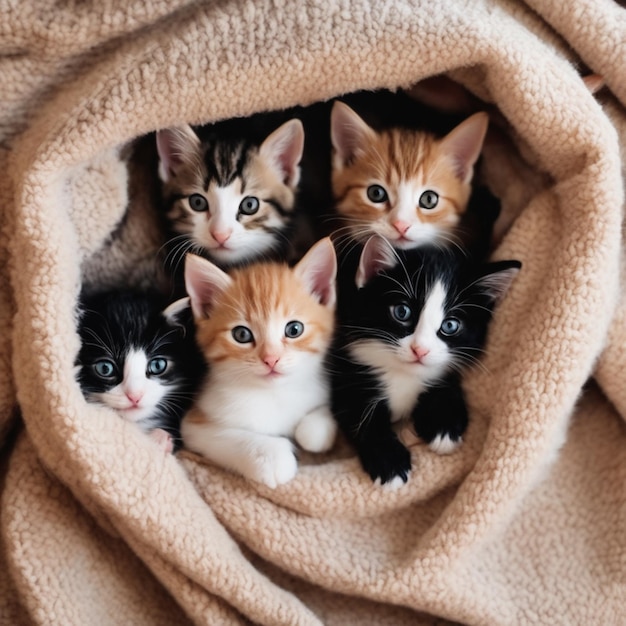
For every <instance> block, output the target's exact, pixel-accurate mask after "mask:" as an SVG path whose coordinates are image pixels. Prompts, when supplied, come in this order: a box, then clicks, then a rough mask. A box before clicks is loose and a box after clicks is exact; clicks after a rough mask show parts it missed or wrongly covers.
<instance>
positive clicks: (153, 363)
mask: <svg viewBox="0 0 626 626" xmlns="http://www.w3.org/2000/svg"><path fill="white" fill-rule="evenodd" d="M166 369H167V359H164V358H162V357H156V358H154V359H150V361H149V362H148V367H147V369H146V373H147V374H148V375H149V376H158V375H159V374H162V373H163V372H164V371H165V370H166Z"/></svg>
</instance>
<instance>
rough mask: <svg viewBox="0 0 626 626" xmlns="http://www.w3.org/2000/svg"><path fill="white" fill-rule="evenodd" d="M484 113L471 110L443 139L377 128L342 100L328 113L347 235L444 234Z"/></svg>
mask: <svg viewBox="0 0 626 626" xmlns="http://www.w3.org/2000/svg"><path fill="white" fill-rule="evenodd" d="M486 125H487V118H486V115H484V114H477V115H474V116H472V117H471V118H469V119H468V120H466V121H465V122H463V123H462V124H460V125H459V126H457V127H456V128H455V129H454V130H453V131H452V132H450V133H449V134H448V135H447V136H446V137H444V138H442V139H436V138H435V137H433V136H432V135H430V134H428V133H424V132H419V131H416V130H407V129H388V130H385V131H381V132H376V131H374V130H373V129H372V128H370V127H369V126H368V125H367V124H366V123H365V122H364V121H363V120H362V119H361V118H360V117H359V116H358V115H357V114H356V113H355V112H354V111H353V110H352V109H350V108H349V107H348V106H347V105H345V104H343V103H340V102H337V103H335V105H334V106H333V111H332V116H331V136H332V142H333V149H334V154H333V170H332V186H333V195H334V197H335V203H336V210H337V212H338V214H339V216H340V217H341V218H342V220H343V222H344V224H345V228H346V229H347V231H348V233H349V234H350V236H351V237H353V238H356V239H359V240H361V241H363V242H365V241H366V240H367V239H368V238H369V237H370V236H372V235H380V236H383V237H385V238H386V239H388V240H389V241H390V242H392V244H393V245H394V247H396V248H398V249H408V248H413V247H416V246H418V245H421V244H424V243H431V242H436V241H437V240H446V239H450V238H452V237H453V235H454V230H455V227H456V226H457V225H458V224H459V221H460V219H461V216H462V214H463V213H464V212H465V210H466V207H467V202H468V199H469V194H470V191H471V188H470V183H471V178H472V175H473V165H474V162H475V161H476V159H477V158H478V155H479V153H480V149H481V147H482V142H483V139H484V135H485V132H486Z"/></svg>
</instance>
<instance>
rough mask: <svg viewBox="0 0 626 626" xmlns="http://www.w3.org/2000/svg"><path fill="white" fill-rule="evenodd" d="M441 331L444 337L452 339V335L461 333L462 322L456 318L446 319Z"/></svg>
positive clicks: (442, 323)
mask: <svg viewBox="0 0 626 626" xmlns="http://www.w3.org/2000/svg"><path fill="white" fill-rule="evenodd" d="M439 330H440V331H441V334H442V335H445V336H446V337H451V336H452V335H456V334H458V333H459V332H460V330H461V322H460V321H459V320H458V319H456V317H446V319H445V320H443V322H441V328H440V329H439Z"/></svg>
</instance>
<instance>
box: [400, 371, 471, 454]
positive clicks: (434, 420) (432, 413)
mask: <svg viewBox="0 0 626 626" xmlns="http://www.w3.org/2000/svg"><path fill="white" fill-rule="evenodd" d="M412 419H413V427H414V428H415V432H416V433H417V434H418V436H419V437H420V438H421V439H423V440H424V441H425V442H426V443H427V444H428V446H429V447H430V449H431V450H433V451H434V452H437V454H449V453H451V452H453V451H454V450H456V448H457V447H458V446H459V445H460V444H461V443H462V441H463V433H464V432H465V430H466V429H467V423H468V414H467V406H466V404H465V397H464V395H463V389H462V388H461V383H460V381H459V380H458V378H456V377H455V378H451V379H449V380H447V381H446V382H445V383H443V384H440V385H437V386H436V387H431V388H430V389H428V390H426V391H425V392H424V393H423V394H422V395H421V396H420V397H419V399H418V402H417V405H416V407H415V409H414V411H413V416H412Z"/></svg>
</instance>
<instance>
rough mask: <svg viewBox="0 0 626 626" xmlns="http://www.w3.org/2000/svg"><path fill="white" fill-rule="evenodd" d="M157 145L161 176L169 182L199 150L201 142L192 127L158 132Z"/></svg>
mask: <svg viewBox="0 0 626 626" xmlns="http://www.w3.org/2000/svg"><path fill="white" fill-rule="evenodd" d="M156 144H157V152H158V154H159V160H160V163H159V176H160V177H161V180H163V181H164V182H167V181H168V180H170V178H171V177H172V176H173V175H175V173H176V169H177V168H178V167H179V166H180V165H181V164H182V163H184V162H186V161H188V160H189V158H190V155H192V154H193V153H194V152H195V151H196V150H197V149H198V148H199V146H200V140H199V139H198V136H197V135H196V134H195V132H194V131H193V129H192V128H191V126H181V127H176V128H165V129H163V130H159V131H157V134H156Z"/></svg>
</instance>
